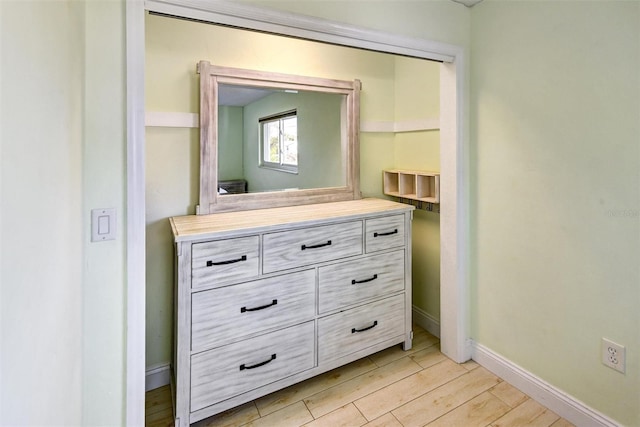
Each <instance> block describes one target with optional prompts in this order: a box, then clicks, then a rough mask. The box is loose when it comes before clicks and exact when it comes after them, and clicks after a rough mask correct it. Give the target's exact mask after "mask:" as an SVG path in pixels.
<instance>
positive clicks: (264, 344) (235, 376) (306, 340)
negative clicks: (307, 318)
mask: <svg viewBox="0 0 640 427" xmlns="http://www.w3.org/2000/svg"><path fill="white" fill-rule="evenodd" d="M314 366H315V354H314V327H313V322H312V321H311V322H307V323H303V324H301V325H297V326H293V327H291V328H287V329H282V330H279V331H276V332H272V333H269V334H265V335H261V336H259V337H255V338H251V339H248V340H245V341H241V342H238V343H234V344H230V345H227V346H224V347H220V348H217V349H214V350H209V351H206V352H204V353H200V354H197V355H194V356H192V357H191V411H192V412H193V411H197V410H199V409H202V408H205V407H207V406H209V405H212V404H214V403H217V402H220V401H222V400H225V399H229V398H230V397H233V396H237V395H239V394H241V393H244V392H247V391H249V390H252V389H255V388H258V387H261V386H263V385H265V384H269V383H271V382H274V381H277V380H280V379H282V378H286V377H288V376H290V375H293V374H296V373H298V372H302V371H304V370H307V369H311V368H313V367H314Z"/></svg>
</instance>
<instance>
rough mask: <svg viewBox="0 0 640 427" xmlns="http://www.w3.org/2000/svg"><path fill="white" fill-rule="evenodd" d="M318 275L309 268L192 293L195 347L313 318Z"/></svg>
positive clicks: (193, 345)
mask: <svg viewBox="0 0 640 427" xmlns="http://www.w3.org/2000/svg"><path fill="white" fill-rule="evenodd" d="M315 279H316V276H315V271H314V270H306V271H301V272H297V273H292V274H285V275H282V276H277V277H271V278H268V279H261V280H255V281H253V282H248V283H242V284H239V285H233V286H228V287H225V288H218V289H211V290H208V291H203V292H197V293H195V294H193V296H192V304H191V313H192V314H191V323H192V326H191V349H192V351H201V350H206V349H207V348H211V347H213V346H214V345H215V346H220V345H223V344H225V343H227V342H229V341H230V340H231V339H233V338H237V337H241V336H243V335H247V334H251V333H256V332H261V331H265V330H267V329H271V328H274V327H278V326H287V325H292V324H295V323H300V322H303V321H305V320H308V319H313V317H314V315H315V296H316V293H315Z"/></svg>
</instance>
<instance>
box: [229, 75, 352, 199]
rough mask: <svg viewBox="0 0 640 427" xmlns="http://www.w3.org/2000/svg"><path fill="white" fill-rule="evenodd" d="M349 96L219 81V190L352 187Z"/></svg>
mask: <svg viewBox="0 0 640 427" xmlns="http://www.w3.org/2000/svg"><path fill="white" fill-rule="evenodd" d="M346 96H347V95H345V94H341V93H331V92H316V91H311V90H292V89H286V88H275V87H255V86H247V85H236V84H228V83H224V84H222V83H221V84H219V85H218V187H219V188H218V194H219V195H220V196H223V195H226V194H237V193H243V192H249V193H257V192H265V191H280V190H302V189H314V188H326V187H344V186H346V185H347V176H346V166H345V159H344V156H343V154H342V133H341V132H342V123H345V122H346V117H344V115H345V109H344V108H342V105H343V104H344V103H345V102H346V101H345V98H346Z"/></svg>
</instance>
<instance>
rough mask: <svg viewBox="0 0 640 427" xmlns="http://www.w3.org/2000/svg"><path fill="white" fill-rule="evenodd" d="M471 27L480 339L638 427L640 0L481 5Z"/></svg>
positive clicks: (476, 327)
mask: <svg viewBox="0 0 640 427" xmlns="http://www.w3.org/2000/svg"><path fill="white" fill-rule="evenodd" d="M472 28H473V31H472V46H471V69H472V74H471V88H472V89H471V90H472V97H471V112H472V114H471V120H472V121H471V124H472V126H471V138H472V147H473V150H472V155H471V159H472V166H473V171H472V180H471V181H472V187H471V194H472V197H473V200H472V205H471V206H472V210H471V212H472V214H471V218H472V239H471V244H472V257H471V259H472V271H471V277H472V291H473V293H472V298H471V307H472V313H471V314H472V317H471V319H472V327H473V338H474V339H475V340H476V341H478V342H479V343H481V344H482V345H484V346H486V347H488V348H490V349H491V350H493V351H495V352H497V353H499V354H501V355H502V356H504V357H506V358H507V359H509V360H510V361H512V362H513V363H515V364H517V365H519V366H521V367H523V368H524V369H526V370H528V371H530V372H532V373H533V374H535V375H537V376H539V377H540V378H542V379H544V380H545V381H547V382H549V383H551V384H553V385H554V386H556V387H558V388H560V389H561V390H563V391H565V392H567V393H569V394H570V395H571V396H573V397H575V398H577V399H579V400H580V401H582V402H584V403H586V404H587V405H589V406H590V407H592V408H594V409H596V410H599V411H601V412H602V413H604V414H606V415H608V416H610V417H612V418H613V419H615V420H617V421H618V422H620V423H621V424H623V425H629V426H632V425H634V426H637V425H640V411H638V408H639V407H640V374H639V373H640V366H639V361H640V358H639V357H638V352H639V351H640V335H639V334H638V331H639V330H640V317H639V316H640V315H639V313H640V310H639V304H640V263H639V262H638V260H640V176H639V170H640V2H637V1H631V2H627V1H621V2H618V1H607V2H584V1H582V2H550V1H546V2H544V1H543V2H537V1H521V2H506V1H484V2H482V3H480V4H479V5H477V6H475V7H474V8H473V9H472ZM602 337H608V338H610V339H612V340H613V341H615V342H618V343H620V344H623V345H625V346H626V348H627V372H626V374H621V373H619V372H616V371H614V370H612V369H610V368H607V367H605V366H604V365H603V364H602V363H601V362H600V351H601V348H600V340H601V338H602Z"/></svg>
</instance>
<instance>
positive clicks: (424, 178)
mask: <svg viewBox="0 0 640 427" xmlns="http://www.w3.org/2000/svg"><path fill="white" fill-rule="evenodd" d="M416 197H417V199H418V200H422V201H425V202H432V203H437V202H434V201H433V200H437V201H439V200H440V176H438V175H432V176H430V175H416Z"/></svg>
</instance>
